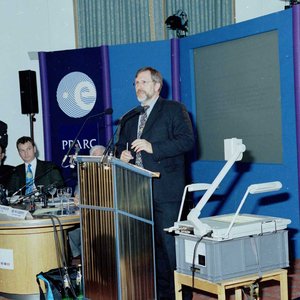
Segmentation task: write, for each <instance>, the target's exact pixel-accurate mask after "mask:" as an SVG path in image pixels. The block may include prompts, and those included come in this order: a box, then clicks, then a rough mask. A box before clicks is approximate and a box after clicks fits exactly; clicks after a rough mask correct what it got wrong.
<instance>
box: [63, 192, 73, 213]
mask: <svg viewBox="0 0 300 300" xmlns="http://www.w3.org/2000/svg"><path fill="white" fill-rule="evenodd" d="M64 196H65V198H66V201H67V213H69V210H70V202H69V200H70V197H71V196H72V188H71V187H65V189H64Z"/></svg>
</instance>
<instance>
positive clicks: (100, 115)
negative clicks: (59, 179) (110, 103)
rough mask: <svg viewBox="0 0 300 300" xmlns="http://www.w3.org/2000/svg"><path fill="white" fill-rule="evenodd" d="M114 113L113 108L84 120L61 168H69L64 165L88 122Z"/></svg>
mask: <svg viewBox="0 0 300 300" xmlns="http://www.w3.org/2000/svg"><path fill="white" fill-rule="evenodd" d="M112 113H113V109H112V108H107V109H106V110H105V111H103V112H101V113H99V114H96V115H92V116H89V117H87V118H86V119H85V120H84V122H83V124H82V125H81V127H80V129H79V131H78V133H77V135H76V137H75V138H74V140H73V142H72V144H71V146H70V148H69V150H68V152H67V153H66V155H65V156H64V158H63V160H62V162H61V166H62V167H63V168H67V167H69V165H68V166H64V163H65V161H66V160H67V158H68V156H69V154H70V152H71V150H72V148H73V147H74V145H75V143H76V141H77V139H78V137H79V135H80V133H81V131H82V129H83V127H84V125H85V124H86V122H87V121H88V120H90V119H92V118H96V117H102V116H104V115H111V114H112Z"/></svg>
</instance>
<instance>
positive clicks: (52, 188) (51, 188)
mask: <svg viewBox="0 0 300 300" xmlns="http://www.w3.org/2000/svg"><path fill="white" fill-rule="evenodd" d="M56 190H57V189H56V187H55V186H51V187H50V189H49V190H48V192H49V194H50V195H51V202H52V203H54V195H55V193H56Z"/></svg>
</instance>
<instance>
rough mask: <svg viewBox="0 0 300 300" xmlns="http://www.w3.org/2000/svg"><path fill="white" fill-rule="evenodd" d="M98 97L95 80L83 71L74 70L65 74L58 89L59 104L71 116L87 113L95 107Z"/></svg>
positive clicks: (75, 116)
mask: <svg viewBox="0 0 300 300" xmlns="http://www.w3.org/2000/svg"><path fill="white" fill-rule="evenodd" d="M96 98H97V92H96V87H95V85H94V82H93V81H92V79H91V78H90V77H88V76H87V75H86V74H84V73H82V72H72V73H69V74H67V75H66V76H64V77H63V78H62V80H61V81H60V83H59V85H58V87H57V91H56V99H57V103H58V106H59V107H60V109H61V110H62V111H63V112H64V113H65V114H66V115H68V116H69V117H71V118H81V117H84V116H85V115H87V114H88V113H89V112H90V111H91V110H92V109H93V107H94V105H95V103H96Z"/></svg>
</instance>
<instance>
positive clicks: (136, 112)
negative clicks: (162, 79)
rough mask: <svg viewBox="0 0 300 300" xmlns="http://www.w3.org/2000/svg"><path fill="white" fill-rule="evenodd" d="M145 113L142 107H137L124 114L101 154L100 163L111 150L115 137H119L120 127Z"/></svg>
mask: <svg viewBox="0 0 300 300" xmlns="http://www.w3.org/2000/svg"><path fill="white" fill-rule="evenodd" d="M144 111H145V109H144V107H143V106H137V107H135V108H133V109H131V110H130V111H128V112H127V113H125V114H124V115H123V116H122V117H121V118H120V119H119V121H118V126H117V128H116V130H115V131H114V133H113V135H112V137H111V138H110V140H109V142H108V144H107V146H106V148H105V150H104V152H103V156H102V160H101V162H102V161H103V160H104V158H106V157H107V155H108V154H109V151H110V150H111V146H112V144H113V141H114V138H115V136H117V137H118V136H119V133H120V130H121V128H122V126H124V124H125V123H126V122H127V121H128V120H129V119H131V118H133V117H134V116H136V115H139V114H141V113H143V112H144Z"/></svg>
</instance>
